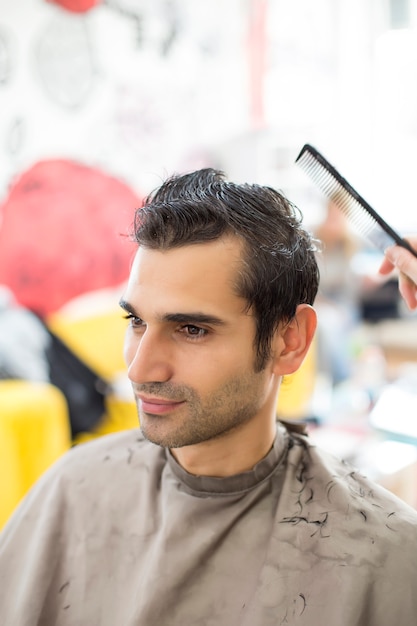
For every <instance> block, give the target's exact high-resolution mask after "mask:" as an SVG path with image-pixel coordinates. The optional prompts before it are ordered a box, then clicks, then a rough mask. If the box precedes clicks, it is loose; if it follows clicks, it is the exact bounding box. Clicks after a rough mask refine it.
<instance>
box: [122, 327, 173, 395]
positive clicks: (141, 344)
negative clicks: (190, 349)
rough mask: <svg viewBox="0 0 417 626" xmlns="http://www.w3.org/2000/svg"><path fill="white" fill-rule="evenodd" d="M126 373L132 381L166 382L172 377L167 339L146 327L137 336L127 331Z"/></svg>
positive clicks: (139, 382)
mask: <svg viewBox="0 0 417 626" xmlns="http://www.w3.org/2000/svg"><path fill="white" fill-rule="evenodd" d="M124 352H125V360H126V363H127V367H128V370H127V374H128V377H129V379H130V380H131V381H132V382H134V383H138V384H141V383H148V382H166V381H168V380H170V378H171V377H172V373H173V372H172V364H171V361H172V359H171V357H172V355H171V349H170V345H169V339H168V338H167V337H165V338H164V337H163V336H162V335H161V334H160V333H158V332H156V331H153V330H151V329H149V328H147V329H146V330H145V331H144V332H143V333H142V334H141V335H140V336H139V337H136V336H135V334H134V331H133V332H132V331H131V330H130V329H129V330H128V331H127V334H126V340H125V351H124Z"/></svg>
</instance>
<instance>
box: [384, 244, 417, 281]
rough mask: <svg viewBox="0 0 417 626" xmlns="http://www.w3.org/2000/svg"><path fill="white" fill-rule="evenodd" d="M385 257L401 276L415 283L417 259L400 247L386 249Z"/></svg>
mask: <svg viewBox="0 0 417 626" xmlns="http://www.w3.org/2000/svg"><path fill="white" fill-rule="evenodd" d="M385 256H386V258H387V259H388V261H390V262H391V263H392V264H393V265H395V267H397V268H398V269H399V270H400V271H401V272H402V273H403V274H405V275H406V276H408V277H409V278H410V279H411V280H412V281H413V282H415V283H416V282H417V259H416V257H415V256H413V255H412V254H411V252H409V251H408V250H406V249H405V248H402V247H401V246H393V247H390V248H387V249H386V251H385Z"/></svg>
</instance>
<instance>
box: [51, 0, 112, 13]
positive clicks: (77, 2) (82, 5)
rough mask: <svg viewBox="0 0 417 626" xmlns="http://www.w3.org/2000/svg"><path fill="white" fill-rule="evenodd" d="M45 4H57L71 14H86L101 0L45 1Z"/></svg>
mask: <svg viewBox="0 0 417 626" xmlns="http://www.w3.org/2000/svg"><path fill="white" fill-rule="evenodd" d="M47 2H50V3H51V4H57V5H58V6H60V7H62V8H63V9H66V10H67V11H71V12H72V13H86V12H87V11H90V9H94V7H95V6H97V5H98V4H100V3H101V0H47Z"/></svg>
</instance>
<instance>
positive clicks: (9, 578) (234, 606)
mask: <svg viewBox="0 0 417 626" xmlns="http://www.w3.org/2000/svg"><path fill="white" fill-rule="evenodd" d="M0 624H1V626H35V625H36V626H84V625H85V626H194V625H195V626H272V625H274V626H278V625H297V626H324V625H326V626H412V625H413V624H417V512H416V511H414V510H413V509H412V508H411V507H408V506H407V505H406V504H404V503H403V502H401V501H400V500H398V499H397V498H396V497H395V496H393V495H391V494H390V493H388V492H387V491H385V490H384V489H382V488H381V487H378V486H377V485H375V484H373V483H371V482H370V481H368V480H367V479H366V478H364V477H363V476H361V475H360V474H359V473H357V472H356V471H355V469H353V468H352V467H350V466H349V465H346V464H344V463H341V462H339V461H338V460H336V459H334V458H333V457H331V456H330V455H328V454H327V453H324V452H321V451H319V450H318V449H317V448H315V447H314V446H312V445H311V444H310V443H309V442H308V439H307V438H306V437H304V436H302V435H299V434H296V433H293V432H290V431H289V430H288V429H287V428H286V427H284V426H283V425H282V424H279V425H278V430H277V437H276V440H275V444H274V447H273V449H272V450H271V451H270V453H269V454H268V455H267V456H266V457H265V458H264V459H263V460H261V461H260V462H259V463H258V464H257V465H256V466H255V467H254V468H253V470H251V471H249V472H245V473H242V474H239V475H236V476H231V477H227V478H212V477H205V476H193V475H190V474H188V473H187V472H186V471H185V470H184V469H182V468H181V467H180V466H179V465H178V464H177V463H176V461H175V460H174V458H173V457H172V455H171V454H170V453H169V451H167V450H165V449H163V448H160V447H158V446H156V445H154V444H151V443H149V442H147V441H146V440H144V438H143V437H142V435H141V433H140V431H139V430H132V431H125V432H121V433H117V434H113V435H109V436H106V437H102V438H100V439H97V440H95V441H93V442H90V443H86V444H83V445H80V446H77V447H75V448H73V449H72V450H71V451H69V452H68V453H67V454H66V455H64V456H63V457H62V458H61V459H60V460H59V461H58V462H57V463H56V464H55V465H54V466H53V467H52V468H51V469H50V470H48V471H47V472H46V474H45V475H44V476H43V477H42V478H41V479H40V481H39V482H38V483H37V484H36V485H35V487H34V488H33V489H32V490H31V492H30V493H29V494H28V496H27V497H26V498H25V499H24V501H23V503H22V504H21V505H20V506H19V508H18V510H17V511H16V513H15V514H14V516H13V517H12V519H11V520H10V521H9V523H8V524H7V525H6V527H5V529H4V530H3V532H2V534H1V535H0Z"/></svg>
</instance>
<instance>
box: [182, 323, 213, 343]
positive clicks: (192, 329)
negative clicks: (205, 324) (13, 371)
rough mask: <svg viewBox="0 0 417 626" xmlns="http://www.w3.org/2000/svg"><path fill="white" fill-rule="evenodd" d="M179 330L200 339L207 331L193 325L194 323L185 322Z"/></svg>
mask: <svg viewBox="0 0 417 626" xmlns="http://www.w3.org/2000/svg"><path fill="white" fill-rule="evenodd" d="M181 332H183V333H184V334H185V335H187V336H188V337H190V338H192V339H200V338H201V337H204V336H205V335H207V333H208V331H207V330H206V329H205V328H200V326H194V324H187V325H186V326H182V328H181Z"/></svg>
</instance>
